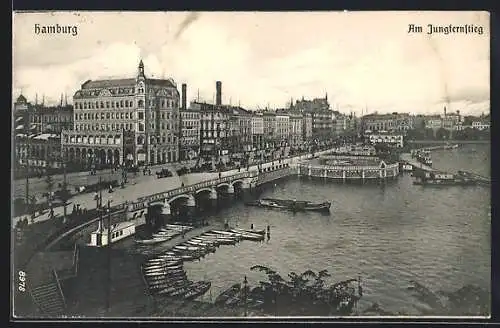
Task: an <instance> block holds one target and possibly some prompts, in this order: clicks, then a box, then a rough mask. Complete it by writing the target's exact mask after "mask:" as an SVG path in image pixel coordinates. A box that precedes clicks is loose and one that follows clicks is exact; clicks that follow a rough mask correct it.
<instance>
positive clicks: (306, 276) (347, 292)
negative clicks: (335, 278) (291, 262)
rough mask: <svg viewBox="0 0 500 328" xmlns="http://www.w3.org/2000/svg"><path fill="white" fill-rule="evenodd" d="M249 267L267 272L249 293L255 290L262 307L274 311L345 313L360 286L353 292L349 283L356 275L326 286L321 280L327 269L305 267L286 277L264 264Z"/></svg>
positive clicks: (354, 302)
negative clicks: (301, 271)
mask: <svg viewBox="0 0 500 328" xmlns="http://www.w3.org/2000/svg"><path fill="white" fill-rule="evenodd" d="M251 270H259V271H261V272H264V273H266V274H267V277H268V281H260V286H259V287H257V288H255V289H254V290H253V291H252V293H253V294H255V293H259V294H260V296H261V298H262V301H263V303H264V304H263V309H264V310H265V311H270V312H274V313H275V314H278V312H281V313H282V314H288V315H290V314H297V313H303V314H307V315H330V314H337V315H338V314H343V315H349V314H351V313H352V310H353V308H354V306H355V304H356V302H357V301H358V300H359V299H360V298H361V295H362V294H361V288H359V293H358V294H356V290H355V288H353V287H352V286H351V283H353V282H358V279H348V280H345V281H341V282H339V283H336V284H333V285H330V286H327V285H326V282H325V281H324V279H325V278H326V277H329V276H330V274H328V271H327V270H321V271H319V272H318V273H316V272H314V271H312V270H307V271H305V272H303V273H302V274H297V273H295V272H290V273H289V274H288V278H289V279H288V280H285V279H283V278H282V277H281V276H280V275H279V274H278V273H277V272H276V271H274V270H272V269H270V268H267V267H265V266H260V265H256V266H253V267H252V268H251ZM278 305H279V307H278ZM283 311H284V312H286V313H283Z"/></svg>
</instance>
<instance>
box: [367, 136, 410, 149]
mask: <svg viewBox="0 0 500 328" xmlns="http://www.w3.org/2000/svg"><path fill="white" fill-rule="evenodd" d="M369 140H370V143H371V144H372V145H375V144H378V143H385V144H389V145H392V146H394V147H397V148H403V146H404V137H403V135H402V134H387V133H373V134H370V135H369Z"/></svg>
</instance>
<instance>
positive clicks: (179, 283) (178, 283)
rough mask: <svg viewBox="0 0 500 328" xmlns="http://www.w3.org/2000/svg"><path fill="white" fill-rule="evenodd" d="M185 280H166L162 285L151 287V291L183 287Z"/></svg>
mask: <svg viewBox="0 0 500 328" xmlns="http://www.w3.org/2000/svg"><path fill="white" fill-rule="evenodd" d="M186 282H187V280H186V279H185V278H177V279H175V280H168V281H166V282H164V283H162V284H157V285H154V286H151V287H150V288H151V289H155V290H161V289H166V288H171V287H180V286H183V285H185V284H186Z"/></svg>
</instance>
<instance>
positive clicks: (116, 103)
mask: <svg viewBox="0 0 500 328" xmlns="http://www.w3.org/2000/svg"><path fill="white" fill-rule="evenodd" d="M179 99H180V94H179V91H178V90H177V85H176V84H175V82H174V81H173V80H172V79H167V80H165V79H151V78H147V77H146V75H145V72H144V64H143V63H142V60H141V61H140V63H139V67H138V72H137V76H136V77H135V78H128V79H112V80H97V81H92V80H88V81H86V82H85V83H83V84H82V86H81V89H80V90H78V91H77V92H76V93H75V95H74V96H73V104H74V129H73V130H74V131H73V132H69V131H63V139H64V140H67V141H68V142H67V143H66V142H64V143H63V146H64V148H63V152H64V156H65V158H67V159H68V160H69V159H70V158H71V153H70V150H71V148H73V149H79V150H80V154H82V153H83V149H84V148H87V149H86V151H85V153H86V154H87V156H88V153H89V150H92V149H93V148H94V147H95V144H90V143H88V144H87V143H78V142H77V140H82V141H83V140H87V141H96V140H99V142H100V141H102V140H110V138H111V137H112V138H113V139H114V140H117V139H118V137H120V138H121V139H120V140H123V141H122V142H123V144H122V145H121V146H123V148H120V145H119V144H116V143H115V142H112V143H108V142H106V143H102V142H101V143H100V144H99V148H98V149H97V150H98V152H99V154H106V160H105V161H106V164H110V165H115V164H122V163H126V164H129V163H133V164H139V165H142V164H146V165H154V164H160V163H168V162H175V161H177V160H178V158H179V142H178V138H179V137H180V129H181V127H180V115H179ZM75 133H76V135H75ZM79 136H80V137H81V138H78V137H79ZM131 136H133V138H134V139H133V143H132V144H129V143H128V142H126V141H128V140H130V138H131ZM103 137H105V138H104V139H103ZM72 140H75V142H77V143H76V144H73V143H72ZM118 148H120V149H118ZM74 153H75V154H76V150H74ZM108 154H112V156H108ZM115 154H116V155H115ZM75 156H76V155H75ZM91 156H92V157H93V159H94V160H96V161H99V162H102V158H101V157H99V156H100V155H98V156H96V152H95V151H94V150H93V151H92V155H91ZM75 158H76V157H75ZM76 160H81V158H80V159H76Z"/></svg>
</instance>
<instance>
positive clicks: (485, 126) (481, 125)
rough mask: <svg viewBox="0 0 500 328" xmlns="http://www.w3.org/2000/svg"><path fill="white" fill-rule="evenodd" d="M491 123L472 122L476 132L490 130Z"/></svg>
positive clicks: (485, 121) (482, 121)
mask: <svg viewBox="0 0 500 328" xmlns="http://www.w3.org/2000/svg"><path fill="white" fill-rule="evenodd" d="M490 125H491V123H490V121H487V120H480V121H474V122H472V128H473V129H476V130H486V129H489V128H490Z"/></svg>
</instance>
